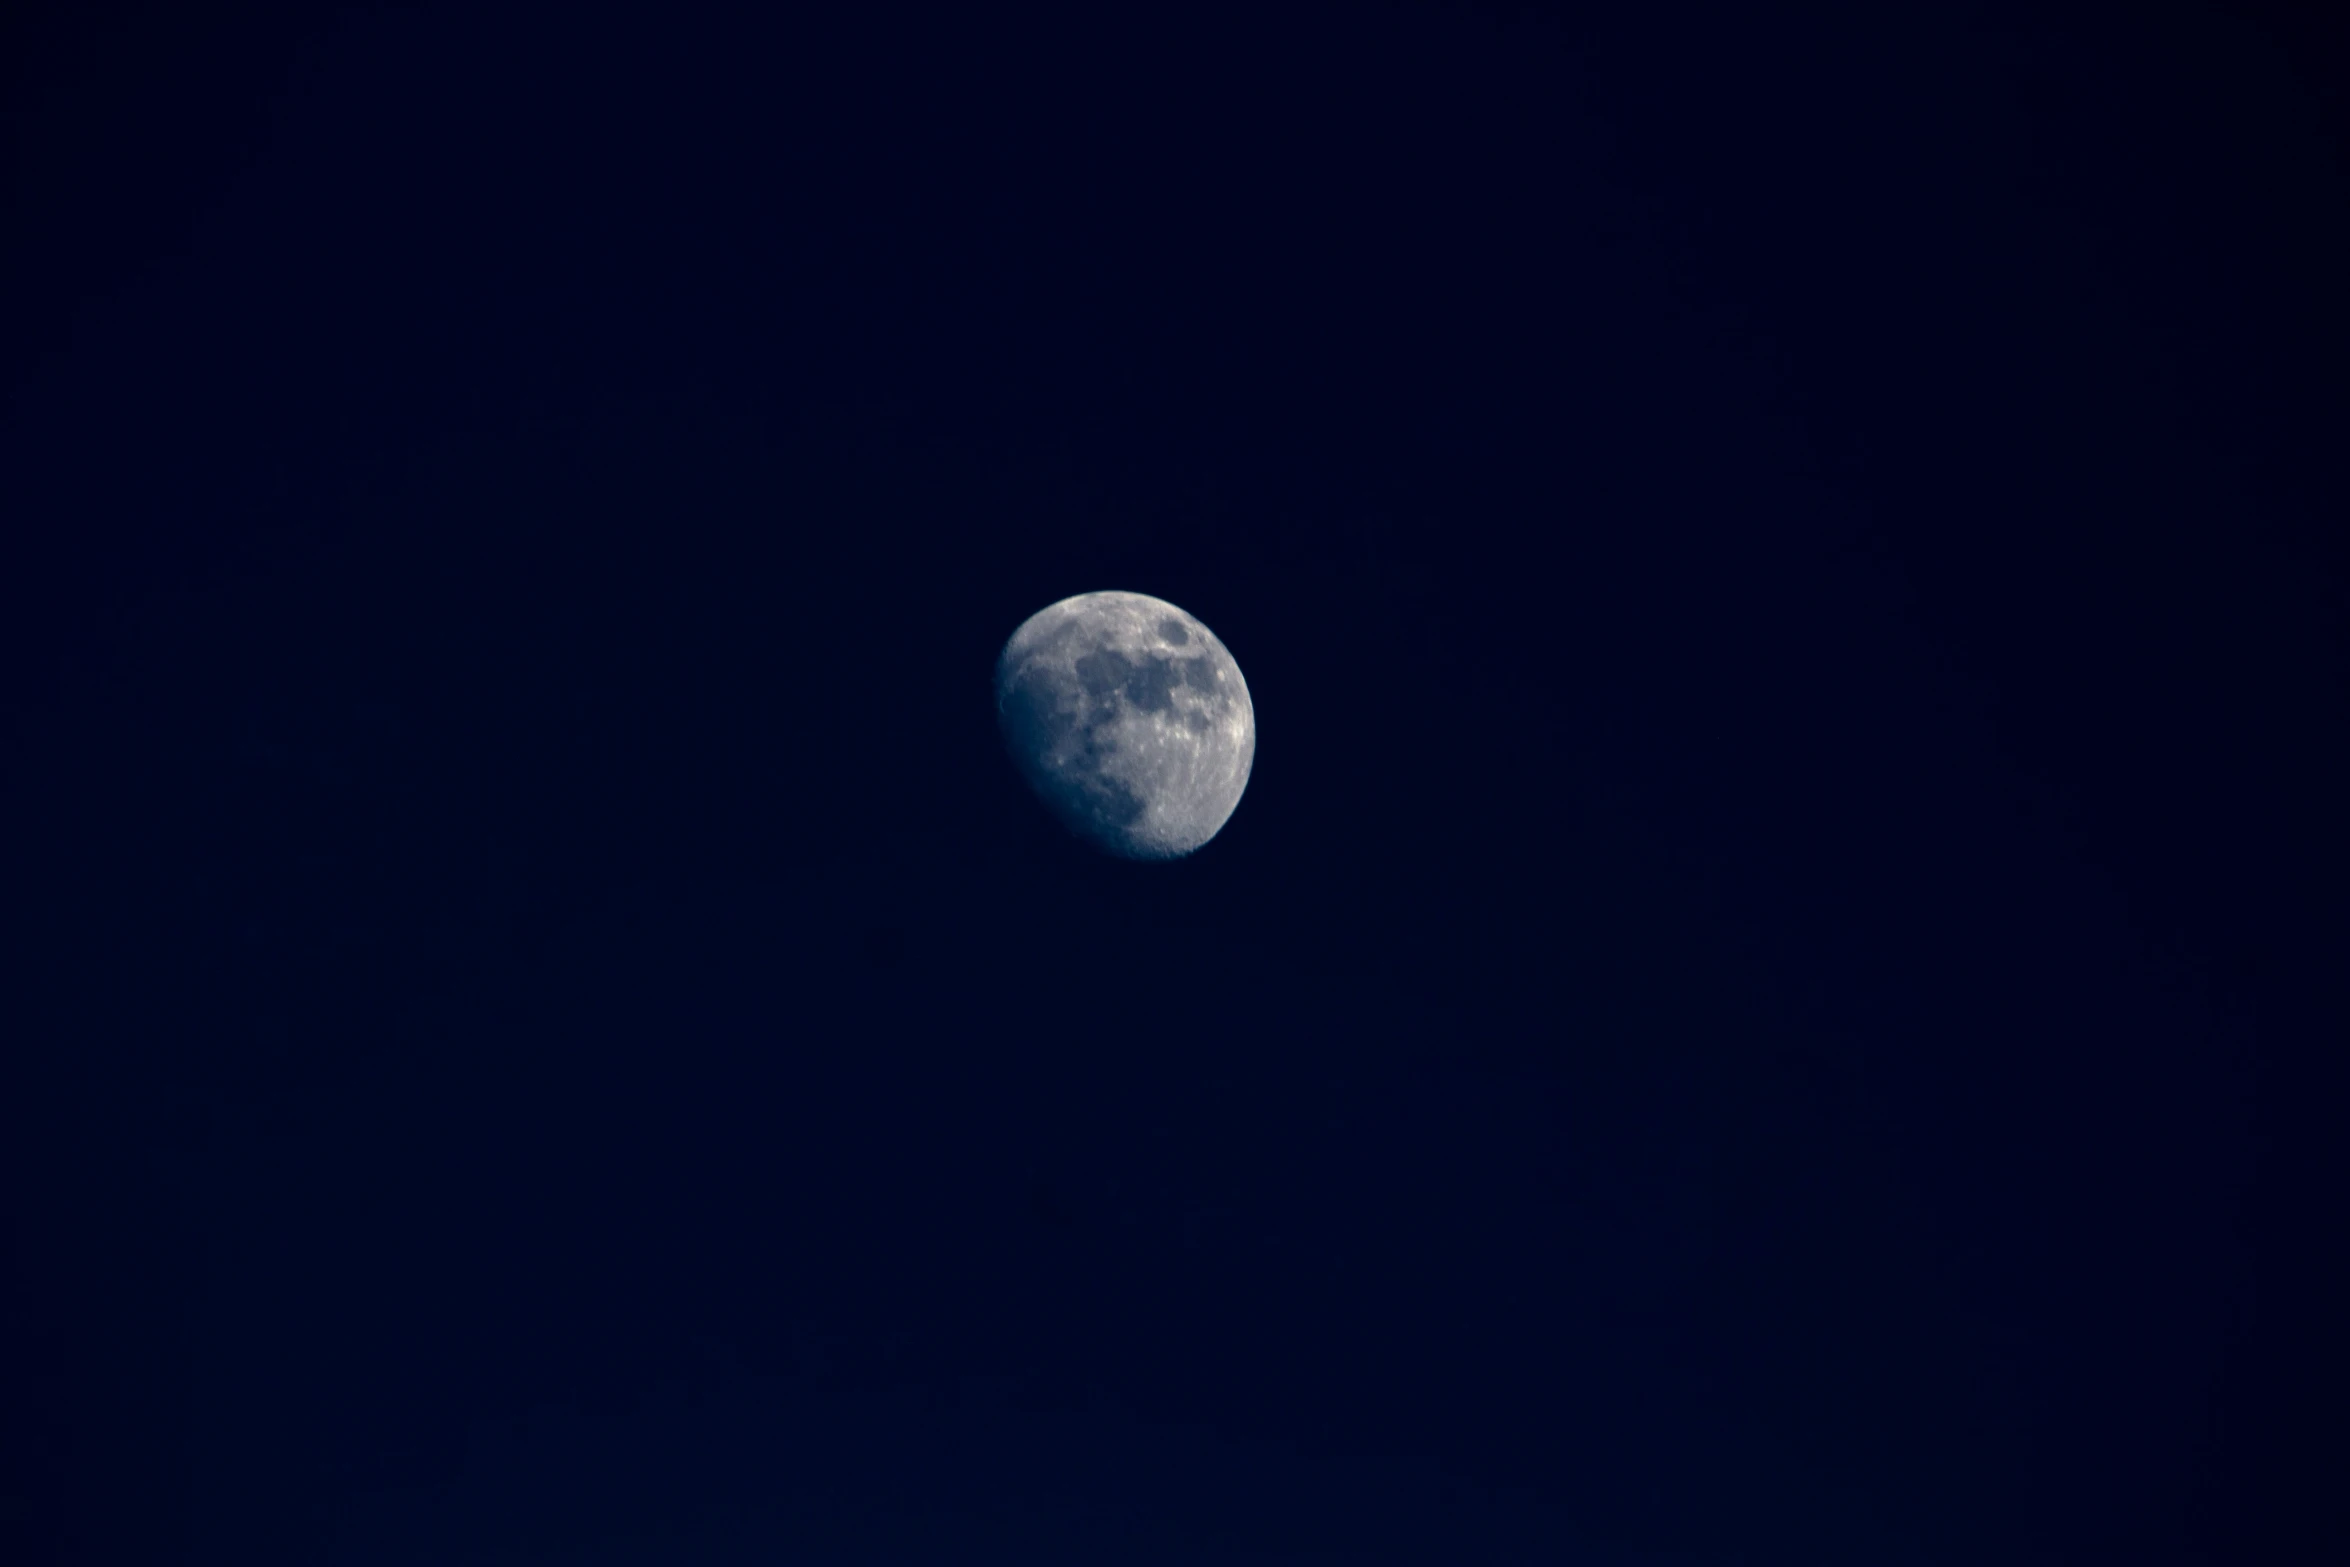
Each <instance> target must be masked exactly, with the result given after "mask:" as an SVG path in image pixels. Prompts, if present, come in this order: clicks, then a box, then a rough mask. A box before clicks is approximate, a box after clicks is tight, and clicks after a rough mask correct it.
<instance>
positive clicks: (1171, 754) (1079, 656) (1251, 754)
mask: <svg viewBox="0 0 2350 1567" xmlns="http://www.w3.org/2000/svg"><path fill="white" fill-rule="evenodd" d="M995 706H996V721H997V723H998V725H999V726H1000V727H1001V729H1002V732H1003V737H1004V745H1005V747H1006V748H1007V749H1008V750H1009V751H1010V752H1011V754H1012V762H1013V764H1014V765H1015V766H1017V767H1018V768H1019V769H1020V776H1021V777H1023V778H1025V779H1026V780H1027V781H1028V786H1029V788H1031V789H1033V790H1035V791H1036V795H1037V798H1038V799H1040V800H1042V801H1043V802H1044V803H1045V805H1046V806H1047V807H1048V808H1049V809H1050V810H1051V811H1052V813H1053V814H1054V815H1055V816H1056V817H1058V818H1059V819H1060V821H1061V824H1062V825H1063V826H1065V827H1067V828H1068V829H1069V830H1070V831H1071V832H1073V833H1075V834H1077V836H1078V837H1080V838H1083V839H1084V840H1085V841H1086V842H1088V843H1090V844H1092V845H1093V846H1094V847H1096V848H1098V849H1101V850H1103V851H1105V852H1107V853H1110V854H1114V855H1117V856H1119V857H1120V858H1122V859H1130V860H1172V859H1180V858H1181V857H1182V856H1184V855H1186V854H1189V853H1191V852H1192V851H1193V850H1194V849H1197V848H1198V847H1199V846H1200V845H1201V844H1203V843H1206V842H1207V841H1208V840H1209V839H1210V838H1213V837H1214V836H1216V833H1217V830H1218V829H1220V828H1221V827H1222V826H1223V825H1224V823H1225V822H1226V820H1228V819H1229V818H1230V817H1231V815H1232V808H1233V807H1234V806H1236V805H1238V804H1239V803H1240V792H1241V791H1242V790H1243V789H1246V788H1247V787H1248V770H1249V764H1250V763H1251V762H1253V761H1254V760H1255V759H1256V754H1257V717H1256V709H1255V708H1253V707H1251V706H1250V705H1249V699H1248V682H1247V681H1245V680H1243V679H1241V678H1240V666H1239V665H1238V664H1236V663H1234V662H1233V661H1232V655H1231V654H1230V653H1229V652H1227V651H1225V648H1224V644H1223V643H1221V642H1219V641H1217V640H1216V635H1215V633H1214V632H1212V631H1210V630H1209V629H1208V628H1207V627H1205V626H1203V625H1201V624H1200V623H1199V622H1198V621H1196V620H1194V619H1192V618H1191V617H1190V616H1189V615H1187V614H1185V613H1184V612H1183V611H1182V610H1179V609H1177V608H1176V607H1175V606H1174V605H1172V604H1170V603H1168V602H1166V600H1164V599H1155V598H1151V597H1149V596H1148V595H1146V594H1141V593H1080V594H1078V595H1077V596H1076V597H1075V598H1066V599H1063V600H1061V602H1059V603H1058V604H1053V605H1049V606H1047V607H1046V608H1044V609H1040V610H1038V611H1037V612H1036V613H1035V614H1033V615H1031V616H1029V617H1028V619H1027V620H1026V621H1025V622H1023V623H1022V624H1021V627H1020V629H1019V630H1017V631H1015V632H1013V633H1012V638H1011V640H1010V641H1008V642H1006V643H1005V644H1004V650H1003V652H1002V653H1001V654H1000V655H999V656H998V657H997V659H996V668H995Z"/></svg>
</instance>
